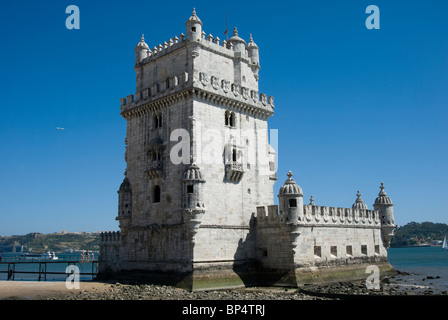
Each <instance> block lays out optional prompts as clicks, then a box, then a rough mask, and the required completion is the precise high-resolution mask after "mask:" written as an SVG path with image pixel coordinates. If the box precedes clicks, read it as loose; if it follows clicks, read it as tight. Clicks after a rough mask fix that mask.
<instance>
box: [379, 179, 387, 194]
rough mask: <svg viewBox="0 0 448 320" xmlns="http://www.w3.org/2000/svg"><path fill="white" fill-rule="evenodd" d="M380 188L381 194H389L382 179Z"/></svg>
mask: <svg viewBox="0 0 448 320" xmlns="http://www.w3.org/2000/svg"><path fill="white" fill-rule="evenodd" d="M380 189H381V191H380V193H379V195H380V196H387V193H386V191H384V183H383V182H382V181H381V186H380Z"/></svg>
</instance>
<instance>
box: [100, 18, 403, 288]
mask: <svg viewBox="0 0 448 320" xmlns="http://www.w3.org/2000/svg"><path fill="white" fill-rule="evenodd" d="M135 53H136V61H135V72H136V76H137V77H136V92H135V94H133V95H128V96H127V97H126V98H122V99H121V115H122V116H123V118H124V119H125V120H126V121H127V131H126V139H125V146H126V147H125V149H126V150H125V160H126V164H127V168H126V171H125V178H124V180H123V183H122V184H121V186H120V188H119V191H118V198H119V199H118V200H119V201H118V216H117V218H116V219H117V220H118V222H119V228H120V231H119V232H112V233H110V232H109V233H107V232H106V233H103V234H102V237H101V251H100V259H101V263H100V276H107V275H113V276H114V277H138V278H139V279H140V280H142V279H146V280H147V281H153V282H156V281H158V282H163V283H169V284H174V285H178V286H182V287H186V288H188V289H191V290H201V289H207V288H223V287H236V286H243V285H254V284H257V285H267V284H273V285H300V284H301V283H311V282H323V281H334V280H336V281H339V280H341V279H354V278H359V277H362V276H364V277H365V268H366V266H367V265H369V264H375V265H378V266H379V267H380V270H381V271H382V272H383V274H384V273H385V272H389V271H391V270H392V268H391V267H390V265H389V264H388V262H387V248H388V247H389V244H390V239H391V238H392V236H393V230H394V228H395V225H394V221H393V204H392V201H391V200H390V198H389V197H387V194H386V193H385V191H384V186H383V185H381V191H380V194H379V196H378V198H377V199H376V201H375V204H374V210H368V209H367V206H366V204H365V203H364V202H363V200H362V199H361V195H360V194H359V192H358V194H357V199H356V202H355V203H354V204H353V206H352V208H335V207H324V206H318V205H315V204H314V202H313V201H311V203H310V204H309V205H304V204H303V191H302V189H301V188H300V187H299V186H298V185H297V184H296V183H295V181H294V180H293V178H292V173H291V172H289V173H288V178H287V180H286V181H285V183H284V185H283V186H282V187H281V188H280V192H279V195H278V197H279V205H278V206H276V205H273V203H274V194H273V186H274V183H275V182H276V180H277V176H276V171H275V157H276V154H275V151H274V150H273V149H272V148H271V146H270V145H269V143H268V134H267V133H268V125H267V120H268V119H269V118H270V117H271V116H272V115H273V114H274V98H273V97H270V96H268V95H267V94H264V93H259V91H258V81H259V76H258V71H259V69H260V61H259V48H258V46H257V45H256V44H255V42H254V41H253V38H252V36H250V40H249V42H248V43H246V42H245V40H243V39H242V38H240V37H239V36H238V32H237V30H236V28H235V30H234V33H233V37H231V38H230V39H229V40H228V41H226V40H223V41H221V40H220V39H219V38H218V37H213V36H212V35H208V36H206V33H205V32H203V31H202V22H201V20H200V19H199V18H198V16H197V15H196V12H195V11H193V14H192V16H191V17H190V18H189V19H188V21H187V22H186V35H184V34H181V35H180V36H176V37H174V38H172V39H169V41H167V42H164V43H163V44H159V45H158V46H157V47H153V49H152V50H151V49H149V46H148V45H147V44H146V42H145V40H144V38H143V36H142V39H141V41H140V42H139V43H138V45H137V47H136V48H135ZM179 129H182V130H184V132H186V133H188V139H189V140H188V141H183V142H185V143H186V144H187V146H188V147H187V148H186V149H185V148H184V149H182V152H181V153H182V156H183V157H184V158H183V160H186V161H181V162H180V163H175V161H173V154H174V155H179V154H180V153H179V152H177V151H178V150H177V149H176V148H178V147H179V143H180V140H179V138H178V136H177V135H175V136H174V137H173V132H176V130H179ZM210 132H213V133H214V135H213V136H214V138H213V139H214V140H213V139H212V140H210V139H209V138H210ZM211 141H213V143H211ZM218 142H219V143H218ZM183 146H185V144H183ZM210 146H212V147H213V148H212V151H214V155H215V157H214V158H213V159H211V160H212V161H211V160H210V159H208V155H209V153H210V152H208V151H205V150H208V149H207V148H210ZM173 150H175V151H176V152H175V153H173ZM216 151H217V152H216ZM216 154H217V155H218V156H216Z"/></svg>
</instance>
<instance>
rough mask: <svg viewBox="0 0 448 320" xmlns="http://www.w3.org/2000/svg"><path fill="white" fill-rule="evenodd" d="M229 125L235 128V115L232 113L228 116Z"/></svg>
mask: <svg viewBox="0 0 448 320" xmlns="http://www.w3.org/2000/svg"><path fill="white" fill-rule="evenodd" d="M229 125H230V126H231V127H234V126H235V113H234V112H232V113H231V114H230V123H229Z"/></svg>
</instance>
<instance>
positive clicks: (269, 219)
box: [256, 205, 381, 228]
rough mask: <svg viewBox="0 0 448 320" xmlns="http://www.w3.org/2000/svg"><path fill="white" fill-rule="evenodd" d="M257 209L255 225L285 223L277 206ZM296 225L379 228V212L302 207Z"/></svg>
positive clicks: (284, 216) (284, 218)
mask: <svg viewBox="0 0 448 320" xmlns="http://www.w3.org/2000/svg"><path fill="white" fill-rule="evenodd" d="M267 209H268V210H267V212H268V213H267V214H266V207H264V206H262V207H257V217H256V218H257V223H258V224H261V225H263V224H264V225H268V224H280V223H286V214H281V213H280V214H279V213H278V208H277V206H268V207H267ZM296 224H298V225H303V226H306V225H326V226H340V227H348V226H350V227H360V228H363V227H376V228H380V227H381V220H380V217H379V212H378V211H376V210H366V209H351V208H338V207H325V206H315V205H304V206H303V214H302V215H299V217H298V221H297V222H296Z"/></svg>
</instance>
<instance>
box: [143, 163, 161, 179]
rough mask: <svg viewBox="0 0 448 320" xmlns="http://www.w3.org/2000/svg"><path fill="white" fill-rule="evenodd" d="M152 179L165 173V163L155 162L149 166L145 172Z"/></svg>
mask: <svg viewBox="0 0 448 320" xmlns="http://www.w3.org/2000/svg"><path fill="white" fill-rule="evenodd" d="M145 172H146V173H147V174H148V176H149V177H150V179H152V178H156V177H160V176H161V175H162V172H163V161H162V160H153V161H151V163H149V164H148V166H147V167H146V171H145Z"/></svg>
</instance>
